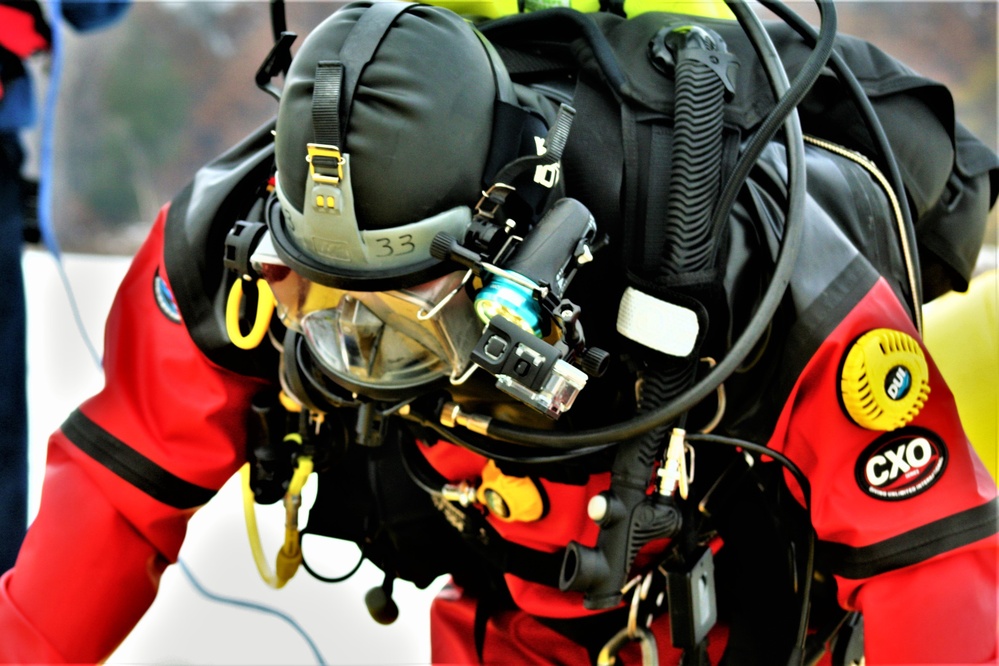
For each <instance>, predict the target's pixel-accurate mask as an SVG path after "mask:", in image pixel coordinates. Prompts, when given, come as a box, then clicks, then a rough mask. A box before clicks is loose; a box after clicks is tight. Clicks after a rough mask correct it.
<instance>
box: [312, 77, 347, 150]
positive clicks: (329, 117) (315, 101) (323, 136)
mask: <svg viewBox="0 0 999 666" xmlns="http://www.w3.org/2000/svg"><path fill="white" fill-rule="evenodd" d="M342 85H343V64H342V63H339V62H335V61H332V60H320V61H319V63H318V64H317V65H316V83H315V88H314V89H313V91H312V129H313V132H314V133H315V138H316V143H319V144H322V145H325V146H336V147H337V148H339V147H340V139H341V138H342V132H341V130H340V91H341V89H342ZM316 159H318V156H314V157H313V161H314V162H315V160H316ZM316 166H317V167H318V166H320V165H319V164H316ZM322 166H328V165H322Z"/></svg>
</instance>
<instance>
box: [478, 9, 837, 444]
mask: <svg viewBox="0 0 999 666" xmlns="http://www.w3.org/2000/svg"><path fill="white" fill-rule="evenodd" d="M727 2H728V4H729V6H730V7H732V10H733V13H735V14H736V16H737V17H739V16H742V17H743V18H742V20H743V21H745V23H744V24H743V26H744V29H747V35H749V37H750V41H751V42H752V43H753V46H754V48H755V49H756V50H757V53H758V54H759V56H760V59H761V61H762V62H763V63H764V67H765V68H766V71H767V75H768V78H770V80H771V81H770V83H771V86H772V87H774V88H775V92H776V93H777V97H778V100H779V101H778V103H777V104H776V105H775V107H774V108H773V109H771V111H770V113H769V114H768V115H767V117H766V119H765V120H764V121H763V123H762V125H761V127H760V130H758V131H757V133H756V135H754V137H753V139H752V140H751V141H750V144H749V146H748V147H747V150H746V152H745V153H744V155H743V158H742V159H740V161H739V163H741V164H742V166H741V167H740V166H739V163H737V169H738V170H737V171H736V172H735V173H734V174H733V175H732V176H731V177H730V178H729V181H728V183H727V185H726V186H725V188H724V189H723V194H722V198H720V199H719V204H718V206H717V208H716V213H715V215H714V218H713V223H712V227H713V228H716V225H717V224H718V223H717V220H718V219H721V220H723V221H724V220H725V219H727V215H728V211H726V212H725V213H724V214H722V213H720V211H721V210H723V209H724V208H725V207H726V206H727V207H728V208H729V209H730V208H731V205H732V203H733V202H734V200H735V197H736V195H737V194H738V192H739V190H740V189H741V187H742V185H743V184H744V182H745V180H746V179H747V178H748V176H749V172H750V171H751V169H752V167H753V165H754V164H755V162H756V160H757V159H758V158H759V156H760V154H762V152H763V149H764V148H765V147H766V145H767V141H769V139H770V138H772V136H773V133H774V132H776V130H777V128H779V127H780V125H781V123H783V124H784V128H785V133H786V136H787V151H788V180H789V186H788V209H787V219H786V221H785V226H784V235H783V238H782V241H781V246H780V250H779V252H778V256H777V260H776V263H775V265H774V272H773V277H772V278H771V280H770V284H769V285H768V286H767V289H766V291H765V292H764V294H763V298H762V299H761V300H760V303H759V305H758V307H757V310H756V313H755V314H754V315H753V317H752V318H751V319H750V321H749V323H748V324H747V326H746V328H745V330H744V331H743V332H742V334H740V335H739V337H738V338H737V339H736V340H735V342H734V343H733V345H732V347H731V349H730V350H729V353H728V354H726V355H725V357H724V358H723V359H722V360H721V361H719V362H718V364H717V365H716V366H715V367H714V368H713V369H712V370H711V371H709V372H708V373H707V374H706V375H705V376H704V377H703V378H702V379H700V380H699V381H697V382H696V383H695V384H694V385H693V386H692V387H691V388H690V389H688V390H687V391H685V392H684V393H683V394H682V395H680V396H678V397H677V398H676V399H675V400H672V401H671V402H669V403H668V404H666V405H663V406H662V407H660V408H658V409H655V410H653V411H650V412H647V413H645V414H640V415H638V416H636V417H634V418H632V419H629V420H627V421H623V422H621V423H616V424H613V425H609V426H604V427H601V428H592V429H589V430H581V431H577V432H559V431H546V430H538V429H535V428H527V427H523V426H517V425H515V424H512V423H505V422H501V421H497V420H493V421H491V422H490V423H489V425H488V426H487V429H486V434H488V435H489V436H490V437H493V438H495V439H499V440H503V441H507V442H514V443H517V444H525V445H533V446H539V447H545V448H553V449H563V450H564V449H574V448H578V447H582V446H592V445H597V444H605V443H607V442H615V441H617V442H620V441H624V440H627V439H630V438H632V437H637V436H639V435H641V434H643V433H645V432H648V431H649V430H652V429H653V428H657V427H660V426H662V425H665V424H667V423H670V422H671V421H673V420H675V419H676V418H677V417H678V416H680V415H681V414H683V413H685V412H687V411H689V410H691V409H692V408H694V407H695V406H696V405H697V404H698V403H700V402H701V401H702V400H704V399H705V398H706V397H708V396H709V395H711V394H712V393H713V392H714V391H715V390H716V389H717V388H718V386H719V385H720V384H721V383H722V382H723V381H725V379H726V378H728V376H729V375H731V374H732V373H733V372H734V371H735V370H736V369H737V368H738V367H739V366H740V365H741V364H742V362H743V361H744V360H745V359H746V358H747V357H748V356H749V354H750V353H751V352H752V350H753V349H754V347H755V346H756V343H757V342H758V341H759V339H760V338H761V337H762V335H763V334H764V333H765V332H766V330H767V328H768V326H769V325H770V321H771V319H772V318H773V316H774V314H775V313H776V312H777V309H778V307H779V306H780V304H781V301H782V300H783V298H784V293H785V291H786V290H787V285H788V283H789V282H790V279H791V275H792V273H793V271H794V265H795V262H796V261H797V258H798V251H799V250H800V246H801V236H802V232H803V229H804V208H805V194H806V191H805V149H804V139H803V137H802V132H801V124H800V122H799V120H798V115H797V112H796V111H795V107H796V106H797V104H798V103H799V102H800V101H801V100H802V99H803V98H804V96H805V95H806V94H807V93H808V91H809V90H810V89H811V87H812V85H813V84H814V83H815V80H816V79H817V78H818V76H819V74H820V73H821V71H822V68H823V67H824V66H825V64H826V62H827V61H828V60H829V57H830V54H831V53H832V47H833V43H834V39H835V33H836V19H835V16H836V14H835V10H834V9H833V7H832V5H831V3H829V2H827V1H826V0H818V4H819V7H820V10H822V23H821V26H820V30H819V41H818V44H817V46H816V48H815V50H814V51H813V53H812V55H810V56H809V58H808V60H807V61H806V62H805V65H804V67H803V68H802V70H801V72H800V73H799V75H798V77H797V78H796V79H795V82H794V84H793V85H792V86H789V87H788V86H787V77H786V74H785V73H784V69H783V65H782V64H781V61H780V56H779V54H778V53H777V49H776V47H775V46H774V44H773V42H772V40H771V39H770V36H769V35H768V34H767V33H766V30H765V29H763V27H762V24H761V23H760V22H759V19H758V18H757V17H756V16H755V14H753V12H752V10H751V9H750V8H749V7H748V5H746V4H745V3H744V2H741V1H740V0H727ZM754 19H755V20H754ZM725 201H728V203H727V204H725V203H724V202H725Z"/></svg>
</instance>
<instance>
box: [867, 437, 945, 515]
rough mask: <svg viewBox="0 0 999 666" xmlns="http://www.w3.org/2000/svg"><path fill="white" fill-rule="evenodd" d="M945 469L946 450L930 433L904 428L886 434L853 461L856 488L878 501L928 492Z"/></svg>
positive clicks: (898, 498)
mask: <svg viewBox="0 0 999 666" xmlns="http://www.w3.org/2000/svg"><path fill="white" fill-rule="evenodd" d="M946 467H947V448H946V447H945V446H944V444H943V442H942V441H940V439H939V438H938V437H937V436H936V435H934V434H933V433H931V432H929V431H927V430H922V429H920V428H906V429H904V430H897V431H895V432H891V433H887V434H885V435H883V436H881V437H879V438H878V439H877V440H875V441H874V443H873V444H871V445H870V446H868V447H867V448H866V449H865V450H864V452H863V453H862V454H861V456H860V459H859V460H857V467H856V476H857V483H858V484H859V485H860V489H861V490H863V491H864V492H865V493H867V494H868V495H870V496H871V497H874V498H876V499H881V500H890V501H893V500H903V499H908V498H910V497H915V496H916V495H919V494H920V493H923V492H925V491H927V490H929V489H930V487H931V486H933V484H935V483H936V482H937V481H939V480H940V476H941V475H942V474H943V471H944V469H945V468H946Z"/></svg>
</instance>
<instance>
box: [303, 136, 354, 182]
mask: <svg viewBox="0 0 999 666" xmlns="http://www.w3.org/2000/svg"><path fill="white" fill-rule="evenodd" d="M305 148H306V150H307V151H308V153H309V154H308V155H306V157H305V161H306V162H308V163H309V176H310V177H311V178H312V180H313V181H315V182H317V183H324V184H327V185H338V184H339V183H340V181H341V180H343V161H344V160H343V155H342V154H341V153H340V149H339V148H337V147H336V146H330V145H327V144H322V143H310V144H307V145H306V146H305ZM316 157H320V158H329V159H332V160H335V161H336V175H335V176H332V175H329V174H326V173H320V172H318V171H316V162H315V158H316ZM319 168H320V169H325V168H328V167H326V166H324V165H322V164H320V165H319Z"/></svg>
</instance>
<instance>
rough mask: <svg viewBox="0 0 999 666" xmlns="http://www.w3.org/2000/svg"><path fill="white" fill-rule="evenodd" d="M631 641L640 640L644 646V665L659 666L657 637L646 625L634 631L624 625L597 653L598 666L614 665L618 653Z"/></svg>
mask: <svg viewBox="0 0 999 666" xmlns="http://www.w3.org/2000/svg"><path fill="white" fill-rule="evenodd" d="M630 641H638V642H639V644H640V645H641V646H642V666H659V649H658V647H657V645H656V637H655V636H653V635H652V632H651V631H649V630H648V629H646V628H645V627H637V628H636V629H635V631H634V633H633V632H632V628H631V627H624V628H622V629H621V631H619V632H617V633H616V634H614V636H613V637H612V638H611V639H610V640H609V641H607V643H606V644H605V645H604V646H603V648H601V650H600V654H598V655H597V666H614V664H615V663H617V653H618V652H620V651H621V648H623V647H624V645H625V644H626V643H628V642H630Z"/></svg>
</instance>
